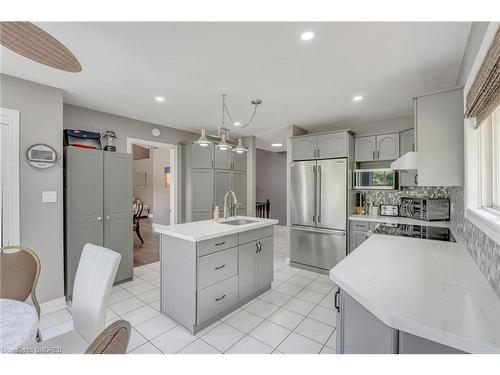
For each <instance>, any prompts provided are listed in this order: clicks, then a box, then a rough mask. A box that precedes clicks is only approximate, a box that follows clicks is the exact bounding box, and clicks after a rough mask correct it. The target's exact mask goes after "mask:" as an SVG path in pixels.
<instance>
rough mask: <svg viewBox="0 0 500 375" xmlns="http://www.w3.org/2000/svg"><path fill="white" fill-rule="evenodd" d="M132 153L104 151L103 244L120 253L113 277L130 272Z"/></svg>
mask: <svg viewBox="0 0 500 375" xmlns="http://www.w3.org/2000/svg"><path fill="white" fill-rule="evenodd" d="M132 173H133V164H132V155H131V154H123V153H116V152H104V247H107V248H108V249H112V250H115V251H117V252H119V253H120V254H121V259H120V265H119V267H118V271H117V273H116V280H117V281H121V280H126V279H130V278H132V276H133V232H132V230H131V228H132V214H133V211H132V206H131V204H132V195H133V193H132V186H133V176H132Z"/></svg>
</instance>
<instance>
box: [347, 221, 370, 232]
mask: <svg viewBox="0 0 500 375" xmlns="http://www.w3.org/2000/svg"><path fill="white" fill-rule="evenodd" d="M351 229H355V230H365V231H367V232H368V231H369V230H370V222H369V221H355V220H351Z"/></svg>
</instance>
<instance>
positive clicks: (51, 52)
mask: <svg viewBox="0 0 500 375" xmlns="http://www.w3.org/2000/svg"><path fill="white" fill-rule="evenodd" d="M0 44H2V45H3V46H5V47H7V48H8V49H10V50H12V51H14V52H16V53H18V54H20V55H22V56H24V57H27V58H28V59H31V60H33V61H36V62H39V63H40V64H44V65H47V66H50V67H52V68H55V69H60V70H64V71H66V72H72V73H78V72H81V71H82V66H81V65H80V63H79V62H78V60H77V59H76V57H75V56H74V55H73V54H72V53H71V52H70V50H68V49H67V48H66V47H65V46H64V45H63V44H62V43H61V42H59V41H58V40H57V39H56V38H54V37H53V36H52V35H50V34H48V33H47V32H45V31H43V30H42V29H41V28H39V27H38V26H36V25H34V24H32V23H31V22H0Z"/></svg>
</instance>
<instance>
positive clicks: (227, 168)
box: [181, 144, 247, 222]
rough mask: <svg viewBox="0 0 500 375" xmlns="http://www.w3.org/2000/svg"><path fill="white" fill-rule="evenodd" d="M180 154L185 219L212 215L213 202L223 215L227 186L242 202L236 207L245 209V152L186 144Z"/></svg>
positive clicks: (203, 217)
mask: <svg viewBox="0 0 500 375" xmlns="http://www.w3.org/2000/svg"><path fill="white" fill-rule="evenodd" d="M182 157H183V160H182V163H181V165H182V168H183V173H182V185H183V193H184V194H183V219H182V220H183V221H184V222H190V221H200V220H208V219H211V218H212V215H213V210H214V208H215V206H219V210H220V212H221V215H222V209H223V206H224V195H225V193H226V192H227V191H228V190H234V192H235V194H236V198H237V199H238V201H239V202H240V203H241V205H240V207H239V208H242V209H244V212H245V213H246V205H247V204H246V203H247V190H246V174H247V172H246V163H247V155H246V153H244V154H237V153H235V152H233V151H219V150H217V149H216V147H215V146H214V145H210V146H208V147H200V146H197V145H193V144H186V145H183V146H182ZM212 161H213V162H212ZM194 166H197V167H196V168H195V167H194Z"/></svg>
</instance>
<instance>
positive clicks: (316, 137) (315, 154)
mask: <svg viewBox="0 0 500 375" xmlns="http://www.w3.org/2000/svg"><path fill="white" fill-rule="evenodd" d="M348 143H349V133H348V132H346V131H341V132H332V133H323V134H311V135H307V136H299V137H294V138H292V160H308V159H332V158H340V157H347V156H348V149H349V145H348Z"/></svg>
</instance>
